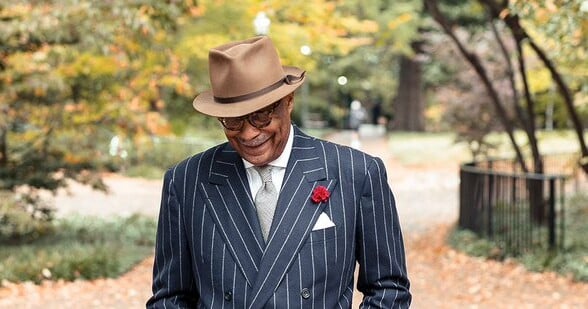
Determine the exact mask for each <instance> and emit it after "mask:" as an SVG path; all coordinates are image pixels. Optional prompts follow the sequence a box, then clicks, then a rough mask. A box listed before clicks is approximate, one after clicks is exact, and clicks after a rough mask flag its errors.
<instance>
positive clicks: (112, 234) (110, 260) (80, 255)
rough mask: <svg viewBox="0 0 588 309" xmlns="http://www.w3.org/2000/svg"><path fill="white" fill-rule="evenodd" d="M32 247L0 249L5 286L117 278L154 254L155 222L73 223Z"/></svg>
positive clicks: (59, 223)
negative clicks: (25, 282) (48, 281)
mask: <svg viewBox="0 0 588 309" xmlns="http://www.w3.org/2000/svg"><path fill="white" fill-rule="evenodd" d="M53 224H54V225H55V229H54V230H55V232H54V233H52V234H50V235H45V236H43V237H41V238H39V239H36V240H35V241H33V242H27V243H19V244H12V245H1V246H0V284H1V283H2V282H4V281H8V282H23V281H32V282H35V283H39V282H41V281H42V280H48V279H50V280H59V279H63V280H76V279H95V278H104V277H108V278H115V277H118V276H120V275H121V274H123V273H125V272H127V271H128V270H129V269H130V268H131V267H132V266H133V265H135V264H137V263H138V262H139V261H141V260H143V259H144V258H146V257H147V256H149V255H151V254H153V247H154V240H155V231H156V222H155V220H154V219H152V218H146V217H143V216H138V215H134V216H130V217H126V218H122V217H117V218H112V219H108V220H106V219H98V218H93V217H71V218H67V219H60V220H56V221H54V222H53Z"/></svg>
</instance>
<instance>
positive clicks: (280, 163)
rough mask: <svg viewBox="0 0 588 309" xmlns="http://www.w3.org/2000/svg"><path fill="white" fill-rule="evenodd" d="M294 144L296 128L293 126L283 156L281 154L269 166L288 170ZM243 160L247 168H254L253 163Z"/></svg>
mask: <svg viewBox="0 0 588 309" xmlns="http://www.w3.org/2000/svg"><path fill="white" fill-rule="evenodd" d="M293 144H294V127H293V126H292V125H290V133H289V134H288V141H287V142H286V146H285V147H284V151H282V154H280V156H279V157H277V158H276V159H275V160H273V161H272V162H270V163H268V165H271V166H275V167H280V168H286V166H287V165H288V160H290V153H292V145H293ZM242 160H243V164H244V165H245V168H250V167H253V164H252V163H251V162H249V161H247V160H245V159H242Z"/></svg>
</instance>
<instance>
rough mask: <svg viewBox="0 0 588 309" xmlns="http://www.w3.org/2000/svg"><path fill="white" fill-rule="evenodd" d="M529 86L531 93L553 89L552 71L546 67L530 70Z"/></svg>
mask: <svg viewBox="0 0 588 309" xmlns="http://www.w3.org/2000/svg"><path fill="white" fill-rule="evenodd" d="M528 76H529V88H530V89H531V93H540V92H545V91H548V90H549V89H551V87H552V85H553V81H552V80H551V73H549V70H547V69H546V68H538V69H536V70H533V71H529V74H528Z"/></svg>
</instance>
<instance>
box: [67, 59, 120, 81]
mask: <svg viewBox="0 0 588 309" xmlns="http://www.w3.org/2000/svg"><path fill="white" fill-rule="evenodd" d="M117 70H118V64H117V61H116V60H115V59H114V58H112V57H108V56H99V55H96V54H89V53H84V54H80V55H79V56H78V57H76V59H75V60H74V61H73V62H72V63H67V64H64V65H62V66H61V67H60V68H59V72H60V73H61V74H62V75H63V76H66V77H76V76H79V75H89V76H96V77H100V76H110V75H114V74H115V73H116V72H117Z"/></svg>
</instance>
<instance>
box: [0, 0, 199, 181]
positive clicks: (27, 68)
mask: <svg viewBox="0 0 588 309" xmlns="http://www.w3.org/2000/svg"><path fill="white" fill-rule="evenodd" d="M193 7H194V5H193V4H191V2H190V1H182V2H178V3H176V2H162V1H141V2H132V3H127V2H118V1H114V2H96V1H74V0H58V1H11V2H10V4H7V3H2V4H0V16H1V17H2V18H1V19H0V46H1V49H0V110H1V111H2V113H1V114H0V179H1V180H0V189H4V190H13V189H14V188H16V187H18V186H22V185H28V186H30V187H31V188H43V189H49V190H55V189H57V188H58V187H61V186H65V185H66V180H67V179H76V180H78V181H83V182H85V183H90V184H92V185H93V186H94V187H96V188H102V189H104V186H103V183H102V182H101V180H100V178H99V177H97V175H96V174H95V173H92V171H95V170H97V169H99V168H100V167H101V166H103V165H104V163H105V162H104V157H105V156H104V155H103V153H104V150H103V149H104V145H103V144H101V141H107V140H108V139H109V138H110V137H111V136H112V134H113V133H116V132H119V133H121V134H129V135H134V134H138V133H141V132H150V131H155V130H157V129H158V126H157V125H156V124H155V125H154V124H153V123H157V122H158V121H159V119H158V117H157V115H156V114H154V112H157V111H158V110H159V109H160V106H161V105H162V104H164V103H163V98H164V94H162V92H163V90H164V89H165V88H167V89H171V90H172V91H173V92H175V93H179V94H182V93H185V92H186V91H185V88H186V87H187V85H188V84H189V83H188V81H187V80H186V77H185V76H182V75H181V74H179V73H178V72H177V66H174V65H173V64H174V59H175V58H174V56H173V55H172V54H171V53H169V49H167V50H166V49H163V50H154V49H153V47H154V46H155V47H156V46H165V45H166V44H165V43H166V42H164V41H165V40H166V35H165V34H166V32H170V31H171V32H173V31H175V30H177V25H178V23H179V22H182V18H185V17H183V16H189V14H190V10H191V9H192V8H193ZM146 47H149V48H146ZM149 120H151V123H150V122H149ZM143 124H146V125H143Z"/></svg>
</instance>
